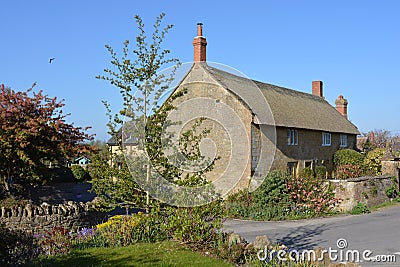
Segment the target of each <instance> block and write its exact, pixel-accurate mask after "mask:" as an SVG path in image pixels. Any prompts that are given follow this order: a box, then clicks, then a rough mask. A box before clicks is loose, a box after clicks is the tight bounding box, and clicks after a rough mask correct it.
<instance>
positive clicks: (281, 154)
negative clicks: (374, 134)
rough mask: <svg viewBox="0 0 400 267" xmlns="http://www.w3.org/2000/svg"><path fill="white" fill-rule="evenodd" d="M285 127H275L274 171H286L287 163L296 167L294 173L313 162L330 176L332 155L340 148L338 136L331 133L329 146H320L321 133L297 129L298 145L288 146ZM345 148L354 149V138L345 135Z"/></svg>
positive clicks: (353, 136)
mask: <svg viewBox="0 0 400 267" xmlns="http://www.w3.org/2000/svg"><path fill="white" fill-rule="evenodd" d="M287 131H288V128H286V127H276V136H277V140H276V148H277V149H276V153H275V161H274V164H273V168H274V169H280V170H287V168H288V163H294V164H296V165H297V168H296V173H297V174H298V173H299V172H300V170H301V169H303V168H305V167H307V165H310V164H311V162H314V163H315V164H317V165H324V166H326V167H327V171H328V173H329V174H330V173H331V172H332V170H333V162H332V161H333V155H334V153H335V152H336V151H337V150H338V149H339V148H340V134H339V133H331V145H330V146H322V131H316V130H306V129H297V131H298V144H297V145H288V141H287ZM347 144H348V145H347V147H346V148H350V149H354V148H355V146H356V136H355V135H350V134H348V135H347Z"/></svg>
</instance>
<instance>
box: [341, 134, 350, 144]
mask: <svg viewBox="0 0 400 267" xmlns="http://www.w3.org/2000/svg"><path fill="white" fill-rule="evenodd" d="M347 146H348V137H347V134H341V135H340V147H347Z"/></svg>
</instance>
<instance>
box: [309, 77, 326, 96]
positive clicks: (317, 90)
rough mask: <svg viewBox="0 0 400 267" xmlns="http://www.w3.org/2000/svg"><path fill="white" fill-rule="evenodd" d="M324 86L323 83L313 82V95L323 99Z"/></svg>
mask: <svg viewBox="0 0 400 267" xmlns="http://www.w3.org/2000/svg"><path fill="white" fill-rule="evenodd" d="M322 86H323V83H322V81H313V82H312V94H313V95H316V96H319V97H322V98H323V97H324V96H323V93H322Z"/></svg>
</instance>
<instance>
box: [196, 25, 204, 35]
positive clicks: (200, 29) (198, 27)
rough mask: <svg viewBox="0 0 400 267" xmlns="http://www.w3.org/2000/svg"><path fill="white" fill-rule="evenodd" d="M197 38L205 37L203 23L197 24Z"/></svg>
mask: <svg viewBox="0 0 400 267" xmlns="http://www.w3.org/2000/svg"><path fill="white" fill-rule="evenodd" d="M197 36H203V23H201V22H199V23H197Z"/></svg>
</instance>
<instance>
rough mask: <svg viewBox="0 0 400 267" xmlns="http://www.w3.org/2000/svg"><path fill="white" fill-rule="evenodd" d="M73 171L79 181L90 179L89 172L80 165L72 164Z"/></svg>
mask: <svg viewBox="0 0 400 267" xmlns="http://www.w3.org/2000/svg"><path fill="white" fill-rule="evenodd" d="M71 171H72V173H73V174H74V177H75V179H77V180H78V181H85V180H89V179H90V175H89V173H88V172H87V171H86V170H85V169H84V168H83V167H82V166H79V165H72V166H71Z"/></svg>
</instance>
